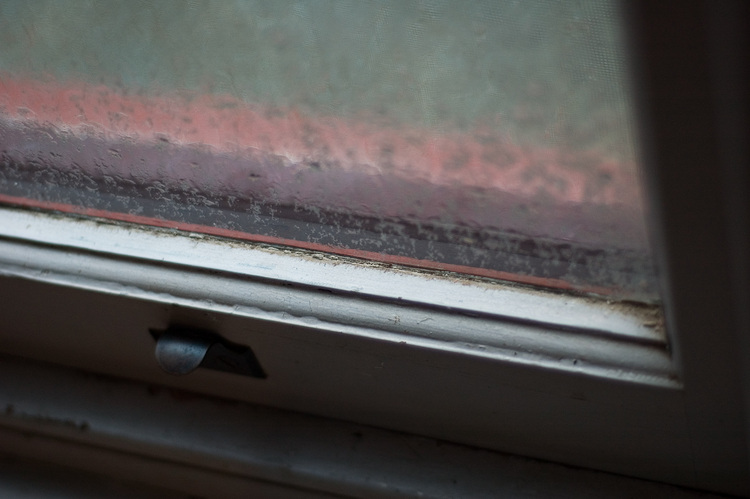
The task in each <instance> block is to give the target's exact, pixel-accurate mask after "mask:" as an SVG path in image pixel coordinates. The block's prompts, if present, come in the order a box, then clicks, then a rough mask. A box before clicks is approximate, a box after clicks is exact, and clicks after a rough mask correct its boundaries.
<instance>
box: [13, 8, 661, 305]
mask: <svg viewBox="0 0 750 499" xmlns="http://www.w3.org/2000/svg"><path fill="white" fill-rule="evenodd" d="M0 44H1V45H2V47H3V50H2V51H0V133H1V134H2V135H1V138H0V154H1V157H0V161H2V163H1V165H0V199H2V201H3V202H5V203H10V204H23V205H27V206H36V207H41V208H50V209H56V210H62V211H68V212H77V213H85V214H90V215H95V216H104V217H109V218H114V219H119V220H126V221H133V222H138V223H146V224H155V225H162V226H168V227H175V228H179V229H185V230H191V231H202V232H207V233H212V234H217V235H223V236H230V237H239V238H243V239H249V240H254V241H259V242H265V243H273V244H285V245H293V246H297V247H302V248H308V249H315V250H324V251H327V252H332V253H338V254H344V255H349V256H355V257H362V258H368V259H374V260H379V261H383V262H389V263H400V264H407V265H414V266H420V267H428V268H433V269H443V270H450V271H459V272H464V273H470V274H474V275H478V276H484V277H491V278H503V279H511V280H514V281H517V282H523V283H530V284H537V285H544V286H552V287H558V288H567V289H574V290H580V291H589V292H596V293H604V294H609V295H614V296H618V297H624V298H631V299H639V300H646V301H654V300H656V291H655V285H654V277H653V270H652V265H651V260H650V257H649V251H648V246H647V241H646V235H645V230H644V225H643V213H642V207H641V195H640V192H639V185H638V173H637V163H638V161H637V156H636V153H635V150H636V147H635V145H634V139H633V132H632V117H631V102H630V97H629V91H628V85H627V76H628V73H627V68H626V65H625V63H624V60H625V55H626V54H625V51H624V47H623V31H622V26H621V20H620V18H619V15H618V10H617V4H616V3H615V2H611V1H580V2H559V1H523V2H518V1H497V0H488V1H473V2H467V1H460V0H455V1H402V0H390V1H380V2H363V1H315V2H291V1H279V0H272V1H271V0H269V1H245V0H242V1H234V2H231V1H213V2H212V1H205V2H192V1H191V2H183V1H176V2H170V1H159V2H145V1H144V2H136V1H107V2H92V1H73V2H57V1H35V2H26V1H22V0H19V1H9V0H6V1H4V2H3V3H2V4H0Z"/></svg>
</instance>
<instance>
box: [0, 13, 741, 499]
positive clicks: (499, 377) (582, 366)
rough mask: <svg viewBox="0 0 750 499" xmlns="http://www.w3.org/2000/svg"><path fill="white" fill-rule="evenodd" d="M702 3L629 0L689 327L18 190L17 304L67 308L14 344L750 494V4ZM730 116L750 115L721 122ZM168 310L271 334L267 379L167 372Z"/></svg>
mask: <svg viewBox="0 0 750 499" xmlns="http://www.w3.org/2000/svg"><path fill="white" fill-rule="evenodd" d="M682 5H683V4H681V3H675V4H674V5H672V4H671V3H669V2H664V3H661V2H660V3H658V5H654V4H653V3H651V2H634V3H633V4H632V5H631V7H629V8H630V9H631V11H630V14H631V18H632V22H633V25H634V28H633V31H634V33H636V34H637V37H636V42H638V43H636V49H635V53H636V55H637V56H638V57H637V61H638V64H639V65H637V66H636V67H637V71H636V74H637V75H638V76H639V81H640V84H641V88H640V89H639V92H638V95H639V96H640V98H641V99H642V106H643V109H644V112H645V113H647V114H646V115H645V118H644V119H643V120H642V122H641V123H642V128H641V130H642V136H643V137H644V139H646V143H645V144H644V150H645V151H646V153H647V155H646V160H647V163H648V164H649V166H651V167H652V168H651V170H650V172H651V174H650V176H649V179H650V184H649V185H650V186H651V189H652V192H653V197H654V200H655V202H654V204H653V206H654V213H653V214H652V220H653V221H654V224H655V225H656V227H657V228H660V229H661V230H660V231H659V234H661V236H658V237H659V238H660V239H658V238H657V242H658V244H657V250H658V252H657V254H658V255H660V258H661V259H662V261H661V262H660V263H661V266H660V268H661V269H662V273H661V274H660V275H661V276H662V278H663V279H664V281H665V282H664V284H665V289H666V290H667V292H666V294H665V309H666V319H667V322H668V324H667V325H668V332H669V333H670V338H669V342H667V340H666V338H664V336H663V332H662V329H661V328H660V324H659V321H660V316H658V315H657V316H654V315H652V314H653V310H652V309H651V308H649V307H644V306H641V305H638V304H634V303H632V302H621V303H619V304H612V303H608V302H607V301H606V300H601V299H592V298H590V297H587V296H585V295H572V294H570V295H568V294H556V293H547V292H542V291H540V290H537V289H533V288H527V287H522V286H517V285H512V284H507V283H505V284H504V283H499V282H491V281H486V280H480V279H475V278H472V277H468V276H461V275H457V274H449V273H440V272H427V271H420V270H414V269H408V268H387V267H384V266H380V265H374V264H373V265H370V264H364V263H362V262H361V261H358V260H348V259H346V258H336V257H330V256H325V255H321V254H314V255H313V254H310V253H305V252H298V251H295V250H290V249H283V248H278V247H272V246H263V245H258V244H248V243H240V242H233V241H228V240H225V239H218V238H213V237H211V236H210V235H205V234H201V233H198V232H197V231H196V232H195V233H174V232H171V231H169V230H165V231H160V230H154V229H147V228H144V227H140V226H134V225H127V224H116V223H107V222H104V221H101V220H87V219H75V218H68V217H64V216H59V215H54V214H45V213H37V212H30V211H25V210H22V209H18V208H4V209H3V215H2V216H3V224H2V237H1V238H0V245H2V250H1V251H0V258H2V274H3V280H4V282H5V285H4V286H3V287H1V288H0V289H1V290H2V293H3V297H2V298H3V303H5V304H6V307H7V309H8V310H49V311H50V313H45V314H16V315H13V316H10V317H8V318H7V321H6V325H5V326H4V328H3V330H2V331H3V332H2V335H1V336H0V339H1V340H2V341H1V342H0V349H2V351H3V352H7V353H12V354H15V355H20V356H25V357H31V358H35V359H40V360H47V361H54V362H59V363H62V364H66V365H72V366H76V367H80V368H84V369H88V370H92V371H95V372H102V373H108V374H112V375H116V376H122V377H128V378H133V379H138V380H143V381H149V382H156V383H159V384H164V385H169V386H175V387H182V388H186V389H190V390H193V391H198V392H203V393H211V394H215V395H220V396H224V397H228V398H233V399H241V400H247V401H251V402H255V403H260V404H265V405H270V406H275V407H281V408H286V409H292V410H298V411H302V412H307V413H312V414H318V415H322V416H326V417H332V418H339V419H344V420H349V421H356V422H360V423H365V424H370V425H374V426H378V427H383V428H390V429H395V430H399V431H404V432H408V433H413V434H419V435H428V436H433V437H436V438H442V439H446V440H450V441H454V442H460V443H465V444H470V445H475V446H479V447H482V448H486V449H493V450H498V451H503V452H510V453H514V454H520V455H526V456H533V457H537V458H541V459H547V460H551V461H556V462H562V463H567V464H572V465H576V466H582V467H587V468H593V469H599V470H605V471H612V472H616V473H621V474H627V475H632V476H639V477H644V478H649V479H654V480H658V481H665V482H670V483H677V484H682V485H687V486H692V487H699V488H705V489H710V490H714V491H723V492H731V493H741V494H747V493H748V492H749V491H750V488H749V487H748V473H747V464H748V463H747V445H746V441H745V438H746V426H747V422H746V420H745V419H744V417H743V411H742V410H741V409H739V405H740V401H742V400H743V397H742V393H743V384H742V380H743V378H742V370H741V367H740V366H741V365H742V364H741V363H740V357H739V355H740V354H739V352H742V353H745V351H746V350H743V348H745V345H744V343H743V342H742V339H741V338H740V337H738V336H736V333H737V332H738V331H740V330H741V329H742V327H744V325H746V324H747V322H744V323H743V322H742V321H743V320H744V321H746V319H747V318H746V315H743V313H744V312H742V310H743V307H742V306H741V302H740V300H741V299H743V296H744V297H746V295H745V294H743V293H746V290H747V275H746V268H745V267H744V266H743V264H742V258H741V256H742V254H743V253H742V250H743V249H746V248H747V247H746V240H744V239H742V237H743V234H745V232H743V231H746V228H747V224H746V220H744V219H743V218H742V217H743V216H744V215H743V214H744V213H747V211H746V210H744V209H742V208H739V207H740V206H744V205H745V204H746V199H747V198H746V197H743V195H745V194H746V191H745V190H743V189H744V187H743V184H742V183H741V182H732V181H731V180H732V179H734V178H735V177H734V176H740V177H741V176H742V175H744V173H742V171H743V170H742V169H741V168H740V167H739V166H738V164H740V163H739V162H740V161H744V160H743V159H742V156H741V153H742V151H746V149H743V147H746V146H744V145H743V144H742V143H743V137H744V135H743V134H742V133H739V132H741V131H742V130H743V126H744V127H745V129H746V121H745V122H743V121H742V120H743V119H746V118H747V116H746V115H743V114H741V111H738V110H742V109H744V108H742V107H741V106H739V105H737V104H739V103H741V102H743V101H742V98H744V97H743V96H744V93H743V92H742V91H741V89H743V88H747V87H746V86H743V85H742V84H741V83H742V82H743V81H746V80H743V78H744V77H745V76H744V75H746V73H742V72H741V71H735V72H733V69H732V68H735V69H736V68H740V69H741V68H742V67H743V66H742V64H745V62H743V61H745V60H744V59H743V57H745V54H743V53H742V52H738V50H739V49H737V47H744V46H745V45H743V44H735V43H729V42H728V41H727V40H729V41H732V40H733V39H732V38H730V37H729V35H732V36H736V37H738V38H740V39H741V37H742V36H745V35H746V33H745V32H744V31H743V29H745V28H744V26H743V25H742V23H741V21H742V19H747V17H746V16H747V12H746V10H742V9H746V8H745V7H738V6H734V4H725V5H723V6H722V7H718V8H714V9H707V14H706V13H705V12H703V11H702V10H701V8H700V7H696V6H693V5H684V6H682ZM6 12H7V11H6ZM743 16H745V17H743ZM696 26H700V27H702V28H703V31H701V30H696V29H695V27H696ZM719 55H721V56H722V57H719ZM730 63H735V65H731V64H730ZM713 64H716V66H714V65H713ZM744 67H746V66H744ZM713 74H722V75H723V76H725V78H721V79H719V80H717V81H720V82H721V83H718V84H719V85H727V87H726V88H725V89H724V90H725V92H721V93H718V94H715V93H713V92H712V89H713V88H714V87H713V85H716V83H715V82H714V81H713V80H710V79H709V78H708V76H707V75H713ZM738 82H739V83H740V84H737V85H736V86H732V85H731V83H738ZM738 89H740V90H738ZM677 90H679V91H677ZM716 95H720V96H722V98H721V99H717V98H716ZM723 99H726V101H725V100H723ZM745 102H746V101H745ZM717 110H718V112H719V114H718V115H716V114H714V112H716V111H717ZM733 112H734V113H735V114H732V113H733ZM721 113H728V114H726V115H724V114H721ZM717 116H718V117H717ZM677 117H679V119H678V118H677ZM722 124H723V125H725V126H727V127H728V130H734V131H737V132H738V133H737V134H736V135H735V134H733V133H729V134H726V133H724V134H719V130H720V126H721V125H722ZM11 132H12V129H11V128H8V127H6V128H3V133H4V135H3V136H4V137H9V136H10V133H11ZM30 133H31V134H32V135H30V136H33V137H36V135H33V134H35V133H39V130H36V131H33V132H30ZM27 138H28V136H27ZM4 140H6V139H4ZM165 144H166V145H164V146H162V147H164V148H166V149H167V150H169V151H173V149H171V147H172V146H171V145H170V144H171V143H165ZM745 158H746V157H745ZM713 164H718V165H720V166H719V167H717V168H709V167H708V166H707V165H713ZM686 169H687V170H688V171H690V172H691V173H692V174H691V175H684V173H685V171H686ZM4 171H6V172H7V170H4ZM5 185H6V186H9V187H8V188H10V187H13V185H14V184H13V182H12V181H10V182H7V183H6V184H5ZM686 192H688V193H691V194H693V195H691V196H689V197H688V196H686V195H685V193H686ZM698 194H699V195H698ZM113 199H116V198H113ZM724 200H726V203H727V206H725V205H724V204H723V203H724ZM123 202H126V201H123ZM686 203H689V204H690V207H691V209H689V210H686V209H685V204H686ZM727 207H730V208H734V209H732V210H725V208H727ZM685 213H689V214H690V217H688V216H686V215H685ZM738 217H739V218H738ZM743 244H744V245H745V246H743ZM695 248H699V249H700V251H696V250H695ZM709 257H710V258H709ZM706 258H708V261H710V262H711V266H710V267H709V266H707V265H705V262H706V261H707V260H706ZM743 272H744V273H743ZM406 290H408V294H407V293H406ZM170 324H188V325H192V326H195V327H200V328H205V329H209V330H211V331H214V332H216V333H218V334H221V335H222V336H224V337H225V338H226V339H227V340H229V341H232V342H236V343H239V344H245V345H249V346H251V347H252V348H253V350H254V352H255V354H256V355H257V357H258V360H259V361H260V363H261V364H262V365H263V368H264V370H265V371H266V372H267V374H268V378H267V379H265V380H257V379H250V378H243V377H238V376H231V375H227V374H223V373H217V372H213V371H207V370H205V371H204V370H198V371H196V372H194V373H192V374H190V375H188V376H187V377H182V378H174V377H169V376H168V375H166V374H164V373H162V372H161V371H160V370H159V369H158V367H157V366H156V363H155V362H154V360H153V349H154V342H153V338H152V337H151V336H150V334H149V330H150V329H158V328H162V329H163V328H166V327H167V326H169V325H170ZM670 349H671V350H670Z"/></svg>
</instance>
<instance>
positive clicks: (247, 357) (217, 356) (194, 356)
mask: <svg viewBox="0 0 750 499" xmlns="http://www.w3.org/2000/svg"><path fill="white" fill-rule="evenodd" d="M150 333H151V336H153V337H154V339H155V340H156V361H157V362H158V363H159V366H160V367H161V368H162V369H163V370H164V371H166V372H168V373H169V374H175V375H183V374H188V373H191V372H193V371H194V370H196V369H197V368H199V367H202V368H205V369H213V370H215V371H223V372H228V373H232V374H239V375H242V376H252V377H254V378H265V377H266V373H265V372H264V371H263V368H262V367H261V366H260V362H258V359H257V358H256V357H255V354H254V353H253V351H252V349H251V348H250V347H248V346H244V345H238V344H236V343H232V342H230V341H227V340H225V339H224V338H222V337H221V336H219V335H218V334H216V333H213V332H211V331H205V330H203V329H194V328H189V327H184V326H170V327H169V328H167V329H166V330H164V331H158V330H154V329H151V330H150Z"/></svg>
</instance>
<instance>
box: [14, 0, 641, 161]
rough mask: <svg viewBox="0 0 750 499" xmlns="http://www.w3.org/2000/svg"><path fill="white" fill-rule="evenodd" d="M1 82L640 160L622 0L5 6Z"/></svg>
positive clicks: (77, 0)
mask: <svg viewBox="0 0 750 499" xmlns="http://www.w3.org/2000/svg"><path fill="white" fill-rule="evenodd" d="M0 46H2V50H0V71H4V72H6V74H8V73H10V74H11V75H18V76H31V77H45V78H53V79H55V80H58V81H61V82H65V81H69V80H73V81H81V80H83V81H86V82H92V83H103V84H106V85H108V86H111V87H115V88H119V89H121V91H123V92H127V93H146V94H162V95H163V94H167V95H170V94H174V93H182V94H184V95H187V96H190V95H195V94H197V93H206V92H208V93H217V94H229V95H232V96H234V97H236V98H238V99H241V100H243V101H246V102H249V103H260V104H263V105H265V106H274V107H275V106H278V107H281V108H290V107H293V108H296V109H300V110H302V111H303V112H309V113H312V114H315V115H323V116H325V115H335V116H345V117H352V118H354V119H365V120H382V122H383V123H385V124H387V125H389V126H400V125H405V126H423V127H429V128H431V129H438V130H445V131H451V130H456V129H467V128H472V127H475V126H477V125H480V126H486V127H490V128H492V129H495V130H497V133H498V135H500V136H503V137H507V138H508V139H510V140H513V141H515V142H516V143H521V144H530V145H533V146H535V147H557V148H567V149H572V150H590V149H593V150H597V151H599V152H602V153H605V154H606V155H608V156H611V157H613V158H616V159H627V160H632V158H633V157H634V153H633V150H634V147H633V140H632V133H631V121H632V119H631V116H630V105H629V104H630V103H629V99H628V89H627V82H626V74H627V71H626V65H625V51H624V48H623V33H622V27H621V23H620V20H619V17H618V11H617V4H616V3H615V2H613V1H551V0H544V1H540V0H534V1H529V0H522V1H510V0H504V1H498V0H488V1H458V0H454V1H446V0H443V1H402V0H389V1H344V0H315V1H306V2H304V1H296V2H295V1H280V0H234V1H230V0H217V1H210V0H200V1H199V0H187V1H176V0H169V1H167V0H157V1H132V0H128V1H125V0H109V1H103V0H101V1H94V0H71V1H58V0H36V1H33V2H29V1H25V0H4V1H3V2H2V3H0Z"/></svg>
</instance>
